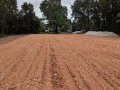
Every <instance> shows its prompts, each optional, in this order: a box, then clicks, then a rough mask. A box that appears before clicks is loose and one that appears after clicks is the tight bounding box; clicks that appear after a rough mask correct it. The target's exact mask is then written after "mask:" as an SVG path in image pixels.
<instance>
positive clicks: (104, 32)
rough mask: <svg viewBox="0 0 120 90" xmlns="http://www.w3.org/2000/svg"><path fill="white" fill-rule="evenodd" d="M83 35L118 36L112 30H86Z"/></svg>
mask: <svg viewBox="0 0 120 90" xmlns="http://www.w3.org/2000/svg"><path fill="white" fill-rule="evenodd" d="M85 35H95V36H118V35H117V34H115V33H113V32H108V31H88V32H87V33H85Z"/></svg>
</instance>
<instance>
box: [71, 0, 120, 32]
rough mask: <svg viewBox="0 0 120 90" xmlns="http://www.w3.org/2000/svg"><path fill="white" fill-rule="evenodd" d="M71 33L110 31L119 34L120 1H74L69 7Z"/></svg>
mask: <svg viewBox="0 0 120 90" xmlns="http://www.w3.org/2000/svg"><path fill="white" fill-rule="evenodd" d="M71 8H72V16H73V17H74V21H73V23H72V27H73V31H75V30H82V29H84V30H86V31H89V30H94V31H112V32H115V33H118V34H120V0H76V1H75V2H74V4H73V5H72V6H71Z"/></svg>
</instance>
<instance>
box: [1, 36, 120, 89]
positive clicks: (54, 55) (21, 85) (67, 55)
mask: <svg viewBox="0 0 120 90" xmlns="http://www.w3.org/2000/svg"><path fill="white" fill-rule="evenodd" d="M0 90H120V37H97V36H85V35H28V36H25V37H22V38H19V39H17V40H14V41H11V42H9V43H6V44H4V45H0Z"/></svg>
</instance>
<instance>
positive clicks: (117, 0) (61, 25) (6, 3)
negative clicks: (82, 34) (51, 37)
mask: <svg viewBox="0 0 120 90" xmlns="http://www.w3.org/2000/svg"><path fill="white" fill-rule="evenodd" d="M71 9H72V17H73V21H72V20H71V19H68V17H67V16H68V9H67V7H66V6H62V5H61V0H43V1H42V3H41V4H40V10H41V12H42V13H43V16H44V18H38V17H37V16H36V15H35V12H34V6H33V5H32V4H31V3H27V2H25V3H23V5H22V6H21V10H18V7H17V0H0V34H1V35H2V36H4V35H9V34H31V33H39V32H40V31H45V30H46V29H49V31H52V32H54V33H58V32H59V31H61V32H68V31H69V30H72V31H80V30H85V31H86V32H87V31H90V30H94V31H112V32H115V33H118V34H120V0H75V1H74V4H73V5H72V6H71ZM43 19H45V20H47V24H44V23H43Z"/></svg>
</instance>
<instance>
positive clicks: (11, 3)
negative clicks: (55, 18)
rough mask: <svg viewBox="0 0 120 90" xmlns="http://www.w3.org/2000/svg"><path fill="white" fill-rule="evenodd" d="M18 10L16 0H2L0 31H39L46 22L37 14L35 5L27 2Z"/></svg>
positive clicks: (6, 32)
mask: <svg viewBox="0 0 120 90" xmlns="http://www.w3.org/2000/svg"><path fill="white" fill-rule="evenodd" d="M21 7H22V10H21V11H18V9H17V1H16V0H0V33H1V34H2V36H4V35H9V34H27V33H39V32H40V30H43V29H44V28H43V26H42V25H44V23H43V22H42V20H41V19H39V18H38V17H37V16H35V12H34V6H33V5H32V4H30V3H27V2H25V3H24V4H23V5H22V6H21Z"/></svg>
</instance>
